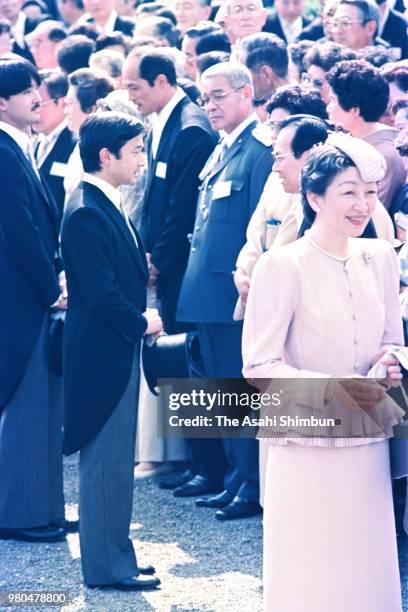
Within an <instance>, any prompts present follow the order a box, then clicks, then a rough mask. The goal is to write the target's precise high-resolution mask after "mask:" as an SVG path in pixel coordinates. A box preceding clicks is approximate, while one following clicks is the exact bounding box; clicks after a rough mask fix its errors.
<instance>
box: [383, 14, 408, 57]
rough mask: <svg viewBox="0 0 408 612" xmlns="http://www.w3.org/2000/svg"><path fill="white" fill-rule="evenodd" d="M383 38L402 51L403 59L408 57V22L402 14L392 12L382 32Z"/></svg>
mask: <svg viewBox="0 0 408 612" xmlns="http://www.w3.org/2000/svg"><path fill="white" fill-rule="evenodd" d="M381 38H382V39H383V40H385V41H386V42H387V43H389V44H390V45H391V47H399V48H400V49H401V59H406V58H407V57H408V33H407V21H406V19H405V17H404V16H403V15H401V13H398V12H397V11H393V10H392V9H391V10H390V12H389V14H388V18H387V21H386V22H385V24H384V28H383V30H382V32H381Z"/></svg>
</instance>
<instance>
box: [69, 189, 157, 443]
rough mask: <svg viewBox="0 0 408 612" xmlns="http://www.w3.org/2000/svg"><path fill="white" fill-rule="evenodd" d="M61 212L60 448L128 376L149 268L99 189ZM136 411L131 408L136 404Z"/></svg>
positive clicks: (95, 418) (115, 398)
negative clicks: (65, 298) (64, 289)
mask: <svg viewBox="0 0 408 612" xmlns="http://www.w3.org/2000/svg"><path fill="white" fill-rule="evenodd" d="M82 204H83V205H82V206H79V207H78V208H75V209H73V210H72V211H71V212H70V213H68V214H67V215H66V217H64V221H63V224H62V235H61V248H62V255H63V260H64V265H65V272H66V276H67V284H68V293H69V302H68V311H67V316H66V320H65V329H64V350H63V362H64V364H63V371H64V450H65V453H66V454H71V453H74V452H76V451H77V450H80V449H81V448H83V447H84V446H85V445H86V444H87V443H88V442H89V441H91V440H92V439H93V438H94V437H95V436H96V435H97V434H98V433H99V431H100V430H101V429H102V427H103V426H104V425H105V423H106V422H107V420H108V419H109V417H110V415H111V414H112V412H113V411H114V409H115V408H116V406H117V405H118V403H119V400H120V398H121V396H122V395H123V392H124V390H125V388H126V386H127V384H128V382H129V377H130V373H131V369H132V364H133V359H134V356H135V351H139V350H140V341H141V338H142V336H143V334H144V332H145V331H146V327H147V321H146V319H145V317H144V316H143V315H142V313H143V312H144V310H145V308H146V286H147V280H148V270H147V262H146V254H145V251H144V248H143V243H142V241H141V238H140V236H138V235H137V232H136V229H135V228H133V229H134V232H135V234H136V236H137V240H138V247H137V246H136V244H135V241H134V238H133V236H132V234H131V232H130V231H129V228H128V226H127V225H126V221H125V219H124V218H123V216H122V215H121V213H120V212H119V211H118V210H117V209H116V208H115V206H114V205H113V204H112V202H111V201H110V200H109V199H108V198H107V197H106V196H105V195H104V194H103V193H102V191H101V190H100V189H98V188H97V187H95V186H93V185H90V184H89V183H84V184H83V203H82ZM135 410H136V406H135Z"/></svg>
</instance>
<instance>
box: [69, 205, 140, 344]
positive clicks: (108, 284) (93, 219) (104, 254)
mask: <svg viewBox="0 0 408 612" xmlns="http://www.w3.org/2000/svg"><path fill="white" fill-rule="evenodd" d="M110 232H111V230H110V228H109V226H108V225H107V224H106V223H105V222H104V221H103V220H102V219H101V217H100V215H99V214H98V212H97V211H95V210H91V209H89V208H80V209H77V210H76V211H74V212H73V213H72V214H71V216H70V217H69V218H68V219H67V221H66V222H65V224H64V226H63V231H62V253H63V257H64V263H65V266H66V269H67V271H68V270H69V273H70V274H72V275H73V277H74V278H75V281H76V282H77V284H78V286H79V289H80V291H81V293H82V295H83V297H84V301H85V302H86V304H87V305H88V306H89V307H90V308H91V310H92V311H93V313H94V315H95V317H98V318H99V319H102V320H103V321H104V322H105V323H106V324H107V325H109V326H110V327H111V328H113V329H114V330H115V331H116V332H117V333H118V334H120V335H121V336H123V337H124V338H125V339H126V340H128V341H129V342H132V343H135V342H137V341H138V340H139V339H140V338H141V337H142V336H143V334H144V332H145V331H146V328H147V320H146V318H145V317H144V316H143V314H142V312H141V311H140V310H139V309H138V308H136V306H135V305H134V304H132V302H130V301H129V300H128V299H127V298H126V297H125V296H124V295H123V293H122V292H121V290H120V288H119V287H118V285H117V282H116V280H115V273H114V269H113V266H112V262H113V261H114V260H115V253H114V246H113V243H112V240H110ZM68 281H69V276H68ZM68 293H69V286H68ZM68 307H69V306H68Z"/></svg>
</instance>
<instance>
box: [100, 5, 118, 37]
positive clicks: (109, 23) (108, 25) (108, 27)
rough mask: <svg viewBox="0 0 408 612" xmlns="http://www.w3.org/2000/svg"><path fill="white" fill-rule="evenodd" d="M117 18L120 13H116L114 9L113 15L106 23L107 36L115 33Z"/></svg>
mask: <svg viewBox="0 0 408 612" xmlns="http://www.w3.org/2000/svg"><path fill="white" fill-rule="evenodd" d="M117 16H118V12H117V11H115V9H113V10H112V12H111V14H110V15H109V18H108V21H107V22H106V23H105V25H104V28H103V30H104V32H105V33H106V34H112V33H113V32H114V31H115V23H116V19H117Z"/></svg>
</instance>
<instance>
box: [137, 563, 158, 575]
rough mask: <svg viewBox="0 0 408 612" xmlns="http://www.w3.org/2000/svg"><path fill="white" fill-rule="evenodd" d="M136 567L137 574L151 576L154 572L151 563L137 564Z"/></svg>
mask: <svg viewBox="0 0 408 612" xmlns="http://www.w3.org/2000/svg"><path fill="white" fill-rule="evenodd" d="M137 569H138V570H139V574H143V576H151V575H152V574H154V573H155V572H156V570H155V569H154V567H153V565H138V566H137Z"/></svg>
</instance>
